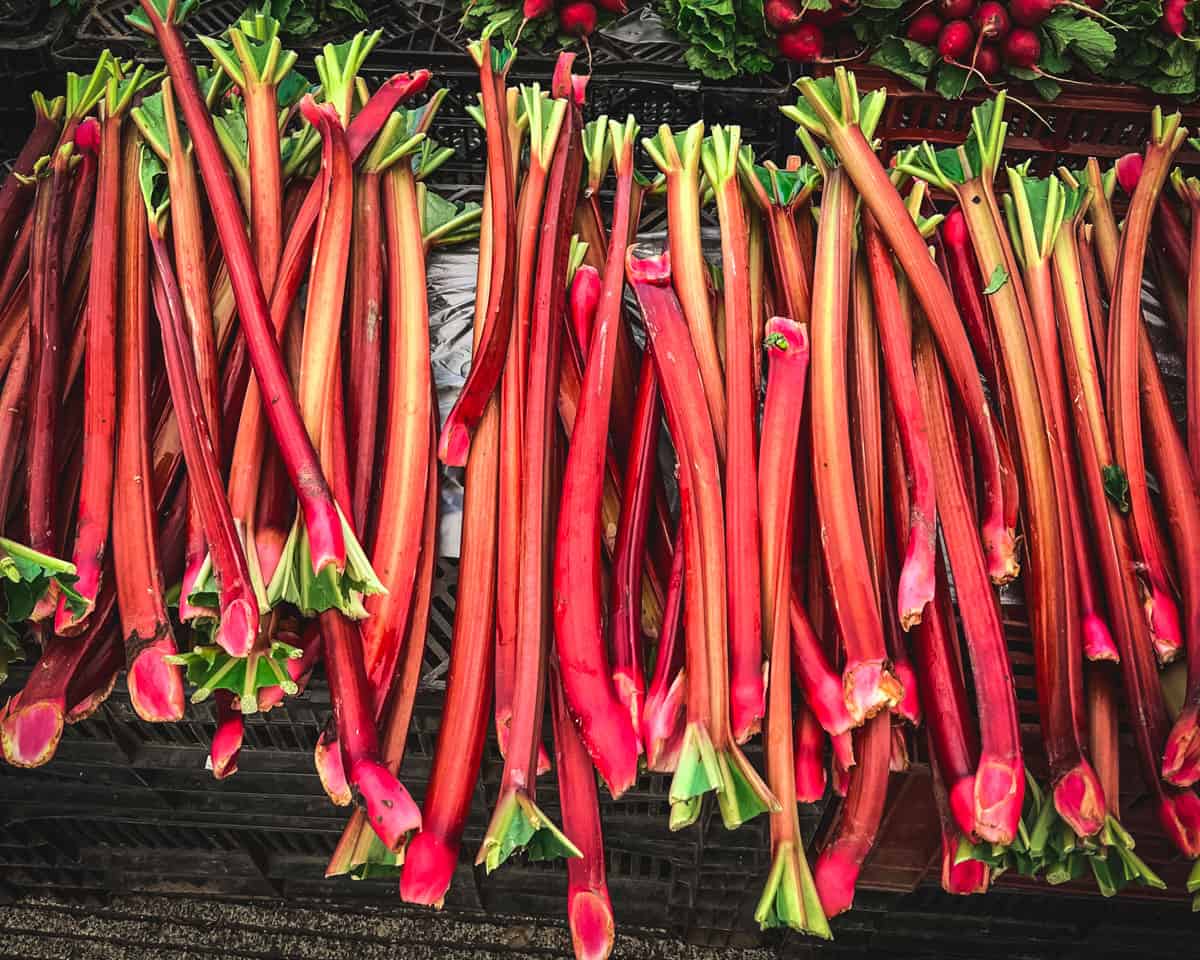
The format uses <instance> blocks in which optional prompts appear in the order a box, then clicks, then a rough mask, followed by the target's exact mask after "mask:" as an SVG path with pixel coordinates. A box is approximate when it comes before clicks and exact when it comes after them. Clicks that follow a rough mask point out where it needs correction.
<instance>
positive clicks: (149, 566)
mask: <svg viewBox="0 0 1200 960" xmlns="http://www.w3.org/2000/svg"><path fill="white" fill-rule="evenodd" d="M140 152H141V145H140V144H139V143H138V142H137V139H136V138H135V137H127V138H125V142H124V144H123V146H122V154H121V243H120V262H121V265H122V269H121V277H120V289H119V294H118V297H119V298H118V301H117V302H118V303H119V304H120V314H119V316H118V324H119V327H120V330H119V334H118V341H117V342H118V343H119V344H120V351H119V355H118V358H117V362H118V366H117V381H116V382H117V457H116V474H115V477H114V480H113V513H112V516H113V529H112V542H113V569H114V571H115V573H116V582H117V606H118V608H119V610H120V614H121V632H122V634H123V636H124V640H125V659H126V663H127V664H128V667H129V676H128V679H127V681H126V682H127V684H128V686H129V699H130V702H131V703H132V705H133V709H134V710H135V711H136V712H137V714H138V716H139V717H141V718H142V719H143V720H146V721H148V722H156V721H157V722H162V721H173V720H178V719H180V718H181V717H182V716H183V676H182V672H181V671H180V669H179V668H178V667H177V666H175V665H173V664H172V663H171V661H170V658H171V656H172V655H174V653H175V637H174V635H173V634H172V632H171V620H170V618H169V616H168V615H167V608H166V604H165V602H164V599H163V582H162V570H161V568H160V567H159V560H158V542H157V532H156V531H157V525H156V523H155V509H154V506H155V505H154V502H153V499H152V498H153V491H152V490H151V489H150V488H149V484H147V483H146V478H147V477H149V476H150V475H151V473H150V449H149V428H150V424H149V417H148V416H147V410H146V406H147V399H148V393H149V389H150V371H149V369H148V368H149V313H150V263H149V258H148V249H147V248H148V246H149V243H148V240H149V234H148V231H147V227H146V205H145V204H144V203H143V201H142V192H141V184H140V182H139V177H138V174H139V167H140V157H139V154H140Z"/></svg>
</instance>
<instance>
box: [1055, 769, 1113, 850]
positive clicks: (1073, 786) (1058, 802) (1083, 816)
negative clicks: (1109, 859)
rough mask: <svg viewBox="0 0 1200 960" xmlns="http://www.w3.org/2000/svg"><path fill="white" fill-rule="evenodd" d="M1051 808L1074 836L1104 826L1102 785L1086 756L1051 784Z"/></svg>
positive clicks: (1104, 811) (1096, 830)
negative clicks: (1052, 794) (1052, 800)
mask: <svg viewBox="0 0 1200 960" xmlns="http://www.w3.org/2000/svg"><path fill="white" fill-rule="evenodd" d="M1054 809H1056V810H1057V811H1058V815H1059V816H1060V817H1062V818H1063V819H1064V820H1065V821H1066V822H1067V824H1068V826H1070V828H1071V829H1072V830H1074V831H1075V834H1076V836H1080V837H1091V836H1095V835H1096V834H1097V833H1099V832H1100V828H1101V827H1103V826H1104V819H1105V816H1106V809H1105V803H1104V789H1103V787H1101V786H1100V778H1099V777H1097V776H1096V771H1095V770H1093V769H1092V766H1091V764H1089V763H1088V762H1087V761H1086V760H1083V761H1080V763H1079V764H1078V765H1077V766H1076V767H1075V768H1074V769H1073V770H1070V771H1068V772H1067V773H1066V774H1064V775H1063V776H1062V777H1060V778H1059V780H1058V782H1057V783H1055V784H1054Z"/></svg>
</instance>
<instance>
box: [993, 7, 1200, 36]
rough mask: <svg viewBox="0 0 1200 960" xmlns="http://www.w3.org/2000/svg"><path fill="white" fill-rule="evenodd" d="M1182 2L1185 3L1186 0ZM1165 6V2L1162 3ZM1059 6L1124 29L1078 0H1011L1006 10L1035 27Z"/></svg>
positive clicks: (1016, 18)
mask: <svg viewBox="0 0 1200 960" xmlns="http://www.w3.org/2000/svg"><path fill="white" fill-rule="evenodd" d="M1176 2H1178V0H1176ZM1184 2H1185V5H1186V0H1184ZM1165 6H1166V4H1164V7H1165ZM1059 7H1069V8H1070V9H1072V10H1078V11H1079V12H1080V13H1082V14H1085V15H1087V16H1089V17H1095V18H1096V19H1098V20H1103V21H1104V22H1105V23H1108V24H1111V25H1112V26H1114V27H1116V28H1117V29H1118V30H1124V29H1125V27H1124V26H1122V25H1121V24H1119V23H1117V21H1115V20H1113V19H1112V17H1106V16H1105V15H1104V14H1102V13H1101V12H1100V11H1098V10H1095V9H1093V8H1092V7H1090V6H1088V5H1087V4H1086V3H1080V2H1078V0H1011V2H1010V3H1009V5H1008V12H1009V13H1011V14H1012V18H1013V19H1014V20H1015V21H1016V22H1017V23H1019V24H1020V25H1021V26H1023V27H1036V26H1038V25H1039V24H1040V23H1041V22H1042V21H1043V20H1045V19H1046V18H1047V17H1048V16H1050V14H1052V13H1053V12H1054V11H1055V10H1057V9H1058V8H1059Z"/></svg>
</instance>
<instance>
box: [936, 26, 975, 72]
mask: <svg viewBox="0 0 1200 960" xmlns="http://www.w3.org/2000/svg"><path fill="white" fill-rule="evenodd" d="M974 42H975V28H974V27H972V26H971V24H970V23H968V22H967V21H966V20H951V21H950V22H949V23H948V24H946V25H945V26H944V27H942V32H941V33H939V34H938V38H937V52H938V56H940V57H941V58H942V59H943V60H945V61H946V62H947V63H960V62H961V61H963V60H965V59H966V58H967V57H969V56H970V55H971V45H972V44H973V43H974Z"/></svg>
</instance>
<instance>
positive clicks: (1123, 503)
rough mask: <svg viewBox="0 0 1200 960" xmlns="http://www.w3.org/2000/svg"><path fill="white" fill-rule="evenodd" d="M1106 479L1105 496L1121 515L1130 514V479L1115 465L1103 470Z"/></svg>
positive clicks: (1107, 466) (1112, 464) (1111, 464)
mask: <svg viewBox="0 0 1200 960" xmlns="http://www.w3.org/2000/svg"><path fill="white" fill-rule="evenodd" d="M1100 472H1101V474H1102V475H1103V478H1104V495H1105V496H1106V497H1108V499H1109V500H1111V501H1112V502H1113V503H1114V504H1115V505H1116V508H1117V509H1118V510H1120V511H1121V513H1128V512H1129V477H1127V476H1126V475H1125V471H1124V470H1123V469H1121V467H1120V466H1118V465H1117V464H1115V463H1110V464H1108V465H1106V466H1104V467H1102V468H1101V471H1100Z"/></svg>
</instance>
